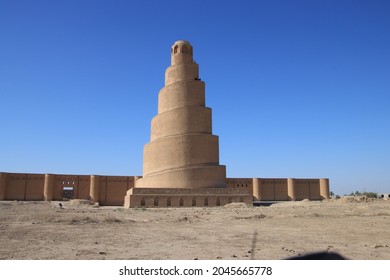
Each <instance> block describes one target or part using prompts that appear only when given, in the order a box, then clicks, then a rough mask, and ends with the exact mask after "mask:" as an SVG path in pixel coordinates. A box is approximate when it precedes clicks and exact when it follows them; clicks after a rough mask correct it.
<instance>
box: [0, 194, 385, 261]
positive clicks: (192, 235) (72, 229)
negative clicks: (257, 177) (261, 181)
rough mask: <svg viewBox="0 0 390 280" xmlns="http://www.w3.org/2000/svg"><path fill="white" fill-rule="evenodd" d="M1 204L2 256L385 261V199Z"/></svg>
mask: <svg viewBox="0 0 390 280" xmlns="http://www.w3.org/2000/svg"><path fill="white" fill-rule="evenodd" d="M61 203H63V205H64V206H63V208H62V209H61V208H60V207H59V202H51V203H48V202H14V201H0V259H71V260H75V259H189V260H192V259H251V258H253V259H284V258H289V257H293V256H299V255H303V254H306V253H311V252H316V251H328V252H337V253H340V254H342V255H343V256H344V257H346V258H348V259H362V260H369V259H385V260H389V259H390V201H383V200H378V201H370V202H364V201H363V202H356V201H353V202H350V201H348V200H346V199H345V200H343V199H341V200H337V201H334V200H333V201H332V200H330V201H325V202H314V201H312V202H306V201H302V202H282V203H277V204H273V205H272V206H268V207H265V206H261V207H246V206H245V205H242V204H230V205H227V206H225V207H219V208H171V209H169V208H165V209H124V208H121V207H96V206H92V205H87V204H86V203H85V202H83V201H70V202H65V203H64V202H61Z"/></svg>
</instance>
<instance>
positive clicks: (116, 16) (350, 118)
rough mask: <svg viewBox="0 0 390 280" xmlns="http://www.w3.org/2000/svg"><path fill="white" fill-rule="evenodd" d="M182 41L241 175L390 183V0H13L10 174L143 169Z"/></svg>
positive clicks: (2, 98)
mask: <svg viewBox="0 0 390 280" xmlns="http://www.w3.org/2000/svg"><path fill="white" fill-rule="evenodd" d="M180 39H184V40H188V41H190V42H191V44H192V45H193V47H194V58H195V60H196V62H197V63H199V65H200V78H201V79H202V80H203V81H205V82H206V104H207V106H209V107H211V108H212V109H213V133H214V134H216V135H219V137H220V163H221V164H224V165H226V166H227V176H228V177H244V178H245V177H260V178H273V177H276V178H278V177H281V178H286V177H293V178H323V177H325V178H330V185H331V190H332V191H333V192H335V193H337V194H344V193H350V192H351V191H356V190H359V191H364V190H366V191H375V192H390V1H385V0H384V1H375V0H374V1H373V0H367V1H344V0H334V1H325V0H323V1H321V0H318V1H311V0H308V1H299V0H298V1H289V0H286V1H281V0H280V1H278V0H274V1H271V0H268V1H260V0H259V1H245V0H239V1H238V0H237V1H226V0H225V1H183V0H181V1H176V0H171V1H135V0H134V1H119V0H115V1H108V0H107V1H97V0H94V1H92V0H91V1H82V0H77V1H71V0H67V1H52V0H50V1H39V0H35V1H19V0H9V1H4V0H0V171H4V172H28V173H30V172H31V173H59V174H99V175H142V153H143V145H144V144H146V143H147V142H148V141H149V137H150V121H151V119H152V118H153V116H155V115H156V114H157V94H158V92H159V90H160V89H161V88H162V87H163V86H164V71H165V69H166V67H168V66H169V64H170V47H171V46H172V44H173V43H174V42H175V41H177V40H180Z"/></svg>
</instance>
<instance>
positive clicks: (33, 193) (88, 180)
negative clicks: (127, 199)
mask: <svg viewBox="0 0 390 280" xmlns="http://www.w3.org/2000/svg"><path fill="white" fill-rule="evenodd" d="M133 187H134V176H98V175H70V174H24V173H4V172H1V173H0V200H26V201H27V200H28V201H34V200H36V201H40V200H44V201H51V200H58V201H62V200H64V199H66V198H67V197H66V196H67V195H66V194H65V193H67V194H68V195H70V196H71V197H70V198H72V199H89V200H91V201H93V202H99V204H100V205H113V206H114V205H118V206H120V205H123V197H124V195H125V194H126V192H127V191H128V190H129V189H130V188H133Z"/></svg>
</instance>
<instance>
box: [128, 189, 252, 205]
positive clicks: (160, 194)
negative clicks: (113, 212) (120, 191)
mask: <svg viewBox="0 0 390 280" xmlns="http://www.w3.org/2000/svg"><path fill="white" fill-rule="evenodd" d="M232 202H243V203H245V204H247V205H252V202H253V197H252V192H251V190H250V189H249V188H245V189H233V188H206V189H178V188H132V189H130V190H128V191H127V194H126V196H125V204H124V207H125V208H142V207H145V208H162V207H164V208H165V207H216V206H223V205H226V204H228V203H232Z"/></svg>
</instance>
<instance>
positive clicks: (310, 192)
mask: <svg viewBox="0 0 390 280" xmlns="http://www.w3.org/2000/svg"><path fill="white" fill-rule="evenodd" d="M139 178H141V177H139V176H100V175H71V174H25V173H5V172H1V173H0V200H22V201H23V200H26V201H42V200H43V201H52V200H54V201H62V200H64V199H66V197H64V190H67V189H71V192H72V197H71V198H72V199H89V200H91V201H93V202H98V203H99V204H100V205H102V206H104V205H106V206H110V205H111V206H122V205H124V197H125V196H126V193H127V192H128V191H129V190H130V189H132V188H133V187H134V183H135V181H136V180H137V179H139ZM226 185H227V189H231V190H228V191H227V194H225V195H222V194H219V193H218V192H220V190H218V189H214V190H215V191H214V190H213V189H211V190H204V191H202V190H199V193H195V196H194V194H192V195H193V196H192V197H194V199H195V206H219V205H224V204H226V203H230V202H240V199H238V200H237V196H236V197H235V198H234V199H230V195H231V194H235V192H243V201H244V202H245V203H249V200H248V198H247V194H248V193H249V194H253V199H252V200H250V201H287V200H303V199H310V200H322V199H327V198H330V196H329V193H330V192H329V179H295V178H227V179H226ZM151 190H153V191H151V192H150V193H149V192H146V194H145V195H141V193H139V195H137V196H134V197H135V198H134V199H138V200H141V199H142V198H143V197H144V199H146V201H145V204H144V205H145V206H146V205H149V206H150V205H151V201H152V200H153V207H157V206H158V207H162V205H165V204H167V203H168V200H167V199H168V198H169V195H165V196H164V195H163V196H162V197H160V198H161V199H160V198H158V199H159V200H158V201H157V202H156V203H157V206H156V205H155V201H154V200H155V199H156V197H155V195H156V194H157V193H158V194H159V195H160V196H161V194H163V193H164V192H166V193H167V194H169V192H170V191H169V189H167V190H166V191H164V190H158V189H154V188H151ZM185 192H186V191H178V193H177V194H176V195H170V196H171V203H168V204H170V205H171V206H172V207H175V206H184V205H185V206H189V207H190V206H192V204H194V203H193V201H192V198H191V199H190V197H191V196H190V193H188V194H186V193H185ZM187 192H191V191H189V190H188V191H187ZM213 192H214V193H213ZM229 192H232V193H231V194H230V193H229ZM132 193H133V191H132ZM244 194H245V195H244ZM180 198H182V199H183V201H184V202H183V203H184V204H183V205H181V204H180V203H179V200H178V199H180ZM217 198H218V199H220V202H219V203H217V201H216V199H217ZM164 199H165V200H164ZM160 200H161V201H160ZM176 200H177V201H176ZM190 200H191V203H190V202H189V201H190ZM129 203H130V201H129ZM133 203H134V202H133ZM139 204H141V201H139Z"/></svg>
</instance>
